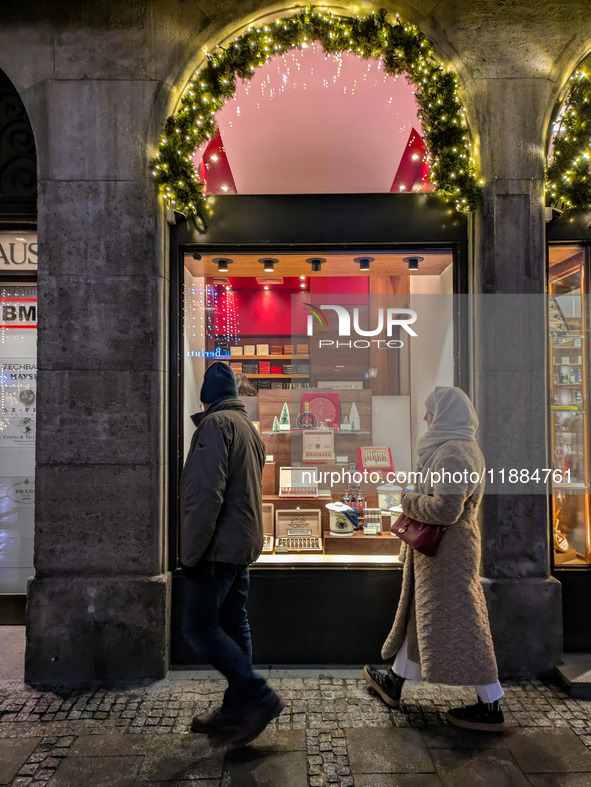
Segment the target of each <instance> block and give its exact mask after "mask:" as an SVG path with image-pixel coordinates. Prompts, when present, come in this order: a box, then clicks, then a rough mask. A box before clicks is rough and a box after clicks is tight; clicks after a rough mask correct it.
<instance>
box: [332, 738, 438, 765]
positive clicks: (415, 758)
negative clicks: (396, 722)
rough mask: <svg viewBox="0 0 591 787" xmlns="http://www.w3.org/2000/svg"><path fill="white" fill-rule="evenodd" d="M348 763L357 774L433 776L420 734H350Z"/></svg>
mask: <svg viewBox="0 0 591 787" xmlns="http://www.w3.org/2000/svg"><path fill="white" fill-rule="evenodd" d="M346 738H347V745H348V748H349V761H350V763H351V771H352V772H353V774H354V775H355V774H358V773H433V772H434V771H435V768H434V767H433V761H432V760H431V757H430V756H429V752H428V751H427V747H426V746H425V743H424V741H423V738H422V736H421V733H420V732H418V731H417V730H408V729H396V728H394V727H391V728H390V729H387V730H379V729H378V730H359V729H356V730H348V731H347V733H346Z"/></svg>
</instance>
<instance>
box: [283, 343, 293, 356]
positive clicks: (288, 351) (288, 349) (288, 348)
mask: <svg viewBox="0 0 591 787" xmlns="http://www.w3.org/2000/svg"><path fill="white" fill-rule="evenodd" d="M283 354H284V355H293V344H284V345H283Z"/></svg>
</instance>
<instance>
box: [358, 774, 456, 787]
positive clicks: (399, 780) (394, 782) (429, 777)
mask: <svg viewBox="0 0 591 787" xmlns="http://www.w3.org/2000/svg"><path fill="white" fill-rule="evenodd" d="M355 787H443V786H442V784H441V779H440V778H439V776H437V775H436V774H434V773H412V774H404V773H364V774H361V775H357V776H355Z"/></svg>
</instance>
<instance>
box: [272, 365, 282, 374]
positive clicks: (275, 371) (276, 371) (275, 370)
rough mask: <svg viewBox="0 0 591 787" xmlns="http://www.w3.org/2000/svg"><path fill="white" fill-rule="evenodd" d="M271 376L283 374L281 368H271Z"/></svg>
mask: <svg viewBox="0 0 591 787" xmlns="http://www.w3.org/2000/svg"><path fill="white" fill-rule="evenodd" d="M271 374H283V366H271Z"/></svg>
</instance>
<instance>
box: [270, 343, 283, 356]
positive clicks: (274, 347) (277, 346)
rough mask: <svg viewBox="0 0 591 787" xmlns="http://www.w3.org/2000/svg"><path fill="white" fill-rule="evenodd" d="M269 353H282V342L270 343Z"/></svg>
mask: <svg viewBox="0 0 591 787" xmlns="http://www.w3.org/2000/svg"><path fill="white" fill-rule="evenodd" d="M271 355H283V345H282V344H272V345H271Z"/></svg>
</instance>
